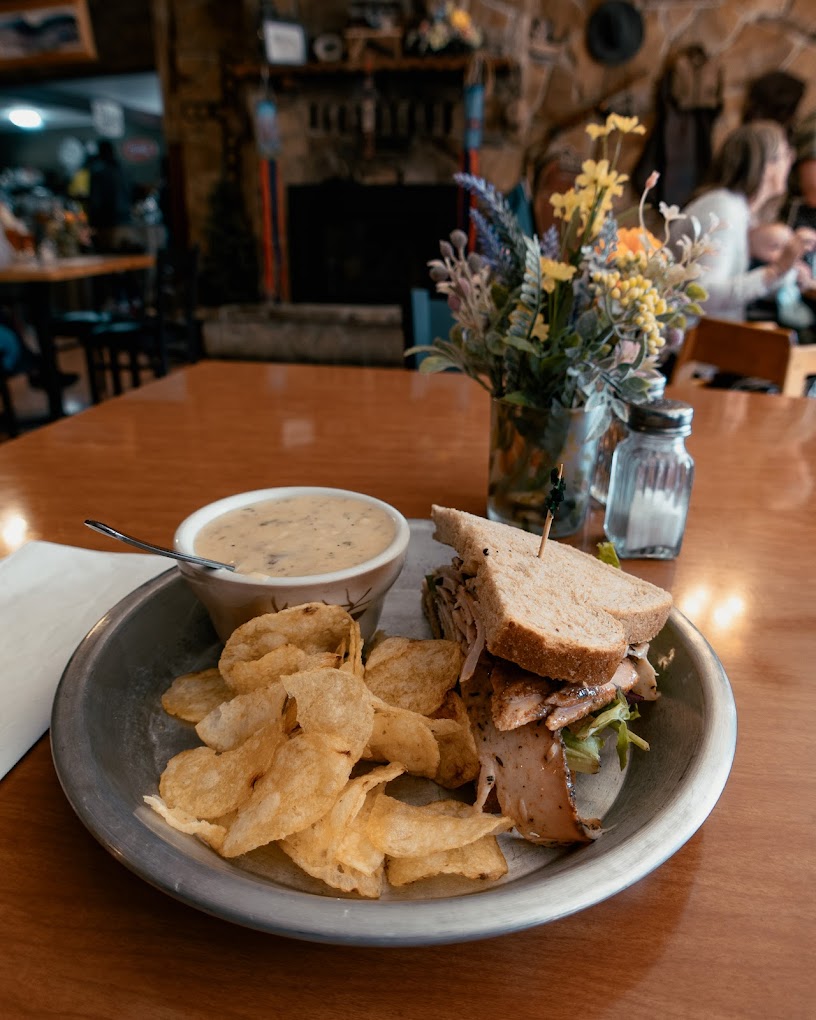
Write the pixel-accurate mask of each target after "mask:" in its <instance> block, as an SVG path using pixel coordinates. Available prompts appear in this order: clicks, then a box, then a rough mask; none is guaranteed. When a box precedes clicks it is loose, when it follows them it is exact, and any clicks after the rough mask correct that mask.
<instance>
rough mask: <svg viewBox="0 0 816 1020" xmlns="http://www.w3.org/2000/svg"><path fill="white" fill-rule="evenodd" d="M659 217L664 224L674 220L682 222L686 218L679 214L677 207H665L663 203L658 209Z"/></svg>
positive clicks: (678, 207)
mask: <svg viewBox="0 0 816 1020" xmlns="http://www.w3.org/2000/svg"><path fill="white" fill-rule="evenodd" d="M657 208H658V209H659V210H660V215H661V216H662V217H663V219H664V220H665V221H666V223H672V222H673V221H674V220H684V219H685V218H686V217H685V216H684V214H683V213H681V212H680V206H679V205H666V203H665V202H661V203H660V204H659V205H658V207H657Z"/></svg>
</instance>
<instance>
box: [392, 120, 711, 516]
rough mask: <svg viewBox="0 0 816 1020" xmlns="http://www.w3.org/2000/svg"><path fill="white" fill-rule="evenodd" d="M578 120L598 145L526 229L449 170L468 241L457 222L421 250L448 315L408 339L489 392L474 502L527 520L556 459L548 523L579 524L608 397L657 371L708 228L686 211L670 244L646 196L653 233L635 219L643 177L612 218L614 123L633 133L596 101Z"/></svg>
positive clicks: (622, 178) (694, 293)
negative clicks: (600, 110) (418, 339)
mask: <svg viewBox="0 0 816 1020" xmlns="http://www.w3.org/2000/svg"><path fill="white" fill-rule="evenodd" d="M586 130H587V133H588V134H589V135H590V136H591V137H592V138H593V139H594V140H595V142H596V145H597V146H598V147H599V148H600V152H599V153H597V154H596V155H598V157H599V158H597V159H587V160H586V161H585V162H584V163H583V166H582V172H581V173H580V174H579V175H578V176H577V178H576V180H575V185H574V187H573V188H571V189H570V190H569V191H567V192H565V193H564V194H554V195H552V196H551V198H550V201H551V203H552V205H553V209H554V212H555V215H556V218H557V219H558V220H559V221H560V224H559V225H558V226H554V227H552V228H550V230H548V231H547V233H545V234H544V236H543V237H541V238H540V239H539V238H537V237H529V236H527V235H525V234H524V232H523V231H522V230H521V228H520V226H519V224H518V221H517V219H516V217H515V215H514V214H513V212H512V211H511V209H510V207H509V206H508V204H507V203H506V201H505V200H504V198H503V197H502V196H501V195H500V194H499V193H498V192H497V191H496V190H495V188H493V187H492V186H491V185H490V184H488V183H487V182H486V181H484V180H482V179H481V178H478V177H473V176H470V175H468V174H458V175H456V180H457V182H458V183H459V184H460V186H462V187H463V188H465V189H466V190H467V191H469V192H470V193H471V194H472V195H473V196H474V197H475V200H476V207H475V208H474V209H472V210H471V217H472V221H473V223H474V224H475V227H476V234H477V241H478V244H477V246H478V249H479V250H478V252H468V250H467V237H466V236H465V234H464V233H463V232H462V231H461V230H456V231H454V232H453V233H452V234H451V235H450V241H442V242H441V244H440V250H441V258H439V259H435V260H433V261H432V262H430V263H429V266H430V273H431V278H432V280H434V282H435V283H436V289H437V291H438V292H439V293H441V294H444V295H445V296H446V297H447V301H448V305H449V307H450V310H451V312H452V314H453V319H454V323H453V326H452V328H451V330H450V333H449V335H448V336H447V337H440V338H437V339H435V340H434V342H433V344H431V345H429V346H423V347H417V348H413V349H412V351H411V352H409V353H418V352H422V353H424V354H426V357H424V358H423V360H422V361H421V363H420V369H421V371H424V372H438V371H443V370H445V369H448V368H451V367H453V368H457V369H460V370H461V371H462V372H464V373H466V374H467V375H469V376H471V377H472V378H473V379H475V380H476V381H477V382H478V383H480V384H481V385H482V386H484V387H485V388H486V389H487V390H488V391H489V392H490V394H491V395H492V397H493V414H492V429H491V464H490V491H489V494H488V513H489V515H490V516H491V517H493V518H494V519H499V520H503V521H505V522H509V523H514V524H518V525H520V526H522V527H526V528H528V529H529V530H538V529H539V528H540V527H541V524H542V522H543V519H544V510H543V502H544V499H545V496H546V491H547V488H548V485H549V478H550V472H551V470H552V469H553V467H557V466H558V463H559V460H560V461H561V462H563V463H564V465H565V471H564V474H565V477H566V479H567V491H566V499H565V501H564V505H563V507H562V514H561V520H560V521H559V522H556V525H555V526H554V528H553V534H554V535H556V536H557V535H558V534H568V533H570V532H571V531H575V530H577V528H578V527H580V525H581V523H582V521H583V517H584V514H585V512H586V507H587V505H588V499H589V485H590V483H591V477H592V472H593V470H594V464H595V456H596V452H597V441H598V439H599V438H600V436H601V434H602V433H603V430H604V428H605V427H606V424H608V420H609V410H610V408H611V407H613V406H614V405H615V403H616V402H618V403H620V402H626V401H638V400H642V399H644V397H645V396H646V394H647V393H648V390H649V386H650V380H653V379H655V378H656V377H657V376H658V375H659V368H658V364H659V359H660V355H661V352H662V350H663V348H664V346H665V345H666V343H667V340H671V339H673V338H675V339H676V338H677V337H678V336H681V335H682V331H683V330H684V329H685V327H686V323H687V319H688V317H689V316H698V315H700V314H701V309H700V306H699V302H700V301H702V300H704V299H705V297H706V293H705V291H704V290H703V288H702V287H700V286H699V284H697V283H695V280H696V279H697V277H698V275H699V272H700V270H699V266H698V261H699V259H700V257H701V256H702V255H703V254H704V253H705V252H706V251H708V250H709V242H708V234H707V233H704V232H703V231H702V229H701V227H700V224H699V223H697V222H694V223H693V224H692V230H691V235H690V236H687V237H685V238H683V239H682V241H681V242H680V244H679V246H678V250H677V252H676V253H675V252H674V251H673V250H672V248H671V247H670V246H669V228H670V224H671V223H672V221H673V220H675V219H677V218H679V216H680V214H679V212H678V210H677V209H676V208H675V207H671V208H669V207H667V206H665V204H664V203H661V204H660V212H661V214H662V217H663V220H664V225H665V230H664V236H663V239H662V240H660V239H658V238H657V237H655V236H654V234H652V233H651V232H650V231H648V230H647V229H646V226H645V222H644V212H645V203H646V199H647V196H648V192H649V191H650V190H651V189H652V188H653V187H654V186H655V184H656V183H657V175H656V174H654V175H652V177H651V178H650V179H649V181H648V182H647V186H646V190H645V191H644V193H643V195H642V197H641V200H640V205H639V207H638V226H636V227H633V228H629V229H623V228H621V227H619V225H618V221H617V219H616V216H615V213H614V204H615V200H616V199H618V198H620V197H621V196H622V194H623V185H624V184H625V183H626V181H627V180H628V178H627V177H626V175H625V174H622V173H619V172H618V170H617V165H618V160H619V156H620V149H621V142H622V139H623V136H624V135H627V134H631V133H634V134H642V133H643V131H644V129H643V127H642V126H641V125H640V124H639V123H638V121H637V118H635V117H622V116H619V115H618V114H610V116H609V117H608V118H607V120H606V123H605V124H590V125H588V127H587V129H586Z"/></svg>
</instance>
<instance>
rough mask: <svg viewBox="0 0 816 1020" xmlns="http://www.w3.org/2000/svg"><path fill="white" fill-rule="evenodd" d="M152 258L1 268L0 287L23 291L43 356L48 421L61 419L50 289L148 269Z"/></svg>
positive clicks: (88, 258)
mask: <svg viewBox="0 0 816 1020" xmlns="http://www.w3.org/2000/svg"><path fill="white" fill-rule="evenodd" d="M155 264H156V257H155V255H149V254H146V253H145V254H142V253H135V254H130V255H77V256H75V257H74V258H62V259H56V260H55V261H54V262H51V263H41V262H20V263H15V264H13V265H10V266H6V267H5V268H2V269H0V287H2V286H3V285H4V284H19V285H22V288H23V302H24V304H25V306H26V312H27V316H28V320H29V322H30V323H31V325H32V326H33V327H34V330H35V332H36V334H37V344H38V346H39V350H40V355H41V357H42V377H43V386H44V388H45V392H46V394H47V396H48V412H49V417H50V418H51V419H56V418H61V417H62V416H63V414H64V413H65V411H64V409H63V406H62V391H61V389H60V386H59V381H58V367H57V352H56V349H55V347H54V331H53V328H52V320H51V316H52V300H53V295H52V287H53V285H54V284H55V283H65V282H66V281H69V280H85V279H90V278H91V277H94V276H114V275H115V274H117V273H128V272H133V271H138V270H143V269H151V268H152V267H153V266H154V265H155Z"/></svg>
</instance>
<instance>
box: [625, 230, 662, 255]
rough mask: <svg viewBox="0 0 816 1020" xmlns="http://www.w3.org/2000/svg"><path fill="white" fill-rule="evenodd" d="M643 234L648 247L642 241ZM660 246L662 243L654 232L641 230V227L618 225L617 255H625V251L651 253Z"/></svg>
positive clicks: (634, 253)
mask: <svg viewBox="0 0 816 1020" xmlns="http://www.w3.org/2000/svg"><path fill="white" fill-rule="evenodd" d="M644 236H645V240H646V244H647V245H648V248H647V247H646V246H645V245H644V243H643V242H644ZM662 247H663V245H662V244H661V243H660V241H658V239H657V238H656V237H655V236H654V234H652V233H650V232H649V231H648V230H643V228H642V227H618V255H625V254H626V253H627V252H631V253H632V254H633V255H637V253H638V252H641V251H643V252H646V254H647V255H651V254H652V252H655V251H657V250H658V248H662Z"/></svg>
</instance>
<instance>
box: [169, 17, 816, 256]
mask: <svg viewBox="0 0 816 1020" xmlns="http://www.w3.org/2000/svg"><path fill="white" fill-rule="evenodd" d="M597 2H598V0H471V2H470V3H465V4H464V6H469V7H470V10H471V13H472V15H473V17H474V19H475V20H476V22H477V23H478V24H479V25H481V26H482V27H483V28H484V30H485V33H486V36H487V41H488V49H489V52H491V53H492V54H494V55H496V56H499V57H511V58H512V59H513V61H515V62H517V64H516V66H514V68H513V69H512V70H511V71H510V72H504V73H499V74H498V75H497V76H496V82H495V88H494V90H493V94H492V97H491V99H490V101H489V103H488V120H487V125H486V135H485V144H484V148H483V150H482V171H483V172H484V173H485V175H486V176H488V177H489V178H490V179H492V180H493V181H494V183H496V184H497V185H498V186H500V187H502V188H509V187H511V186H512V185H513V183H515V181H516V180H517V179H518V176H519V173H520V169H521V167H522V164H523V159H524V154H525V152H527V151H528V150H529V149H530V148H531V147H535V146H536V145H537V144H539V143H540V142H542V141H543V140H546V139H548V138H550V137H552V136H553V135H559V134H560V135H561V137H564V138H566V139H567V140H569V141H571V142H573V143H574V144H575V143H577V144H579V145H580V144H582V141H583V133H582V130H581V127H580V126H579V125H580V124H581V123H582V122H583V121H584V119H585V118H586V117H587V116H589V115H591V114H592V113H594V112H598V111H603V110H608V109H616V110H619V111H620V112H626V113H635V114H637V115H639V116H640V117H641V118H642V119H643V120H644V121H646V122H647V123H648V122H649V121H650V119H651V117H652V114H653V110H654V103H655V90H656V87H657V83H658V81H659V80H660V77H661V75H662V74H663V72H664V70H665V68H666V65H667V62H668V61H669V60H670V58H671V57H672V55H673V54H675V53H677V52H678V51H679V50H681V49H683V48H684V47H687V46H689V45H692V44H698V45H701V46H702V47H704V49H705V50H706V51H707V53H708V54H709V56H710V57H711V58H712V59H715V60H718V61H719V62H720V63H721V66H722V68H723V74H724V81H725V93H724V100H725V105H724V110H723V113H722V115H721V117H720V118H719V120H718V121H717V124H716V126H715V139H719V138H720V137H721V136H722V135H723V134H724V133H725V132H726V131H727V130H729V129H730V128H731V127H733V126H735V125H736V124H737V123H738V121H739V114H740V109H741V106H742V103H743V100H744V96H745V90H746V86H747V84H748V83H749V82H750V81H751V80H753V79H754V78H756V77H758V76H759V75H761V74H763V73H765V72H767V71H770V70H776V69H783V70H787V71H789V72H791V73H793V74H796V75H798V76H799V77H801V78H803V79H805V80H806V81H807V82H808V92H807V94H806V95H805V98H804V100H803V102H802V105H801V107H800V111H801V112H802V113H805V112H807V111H808V110H810V109H813V108H814V107H816V73H814V68H816V2H814V0H641V2H640V3H639V4H638V6H639V7H640V9H641V12H642V14H643V19H644V23H645V40H644V44H643V46H642V48H641V50H640V52H639V53H638V54H637V55H636V56H635V57H634V58H633V59H632V60H630V61H629V62H628V63H625V64H623V65H620V66H618V67H605V66H603V65H601V64H598V63H596V62H595V61H593V60H592V58H591V57H590V55H589V53H588V51H587V48H586V45H585V26H586V22H587V18H588V17H589V15H590V14H591V12H592V10H593V9H594V7H595V6H596V5H597ZM152 3H153V21H154V24H155V28H156V39H157V62H158V67H159V70H160V74H161V77H162V81H163V87H164V92H165V101H166V110H167V113H166V133H167V138H168V143H169V145H170V146H171V147H172V148H173V150H174V151H175V153H176V159H177V161H178V163H179V167H180V170H181V169H183V174H182V179H183V182H184V189H185V194H184V200H185V201H184V205H185V210H186V214H187V219H188V230H189V234H190V237H191V239H192V240H197V241H201V240H203V236H204V224H205V222H206V216H207V199H208V196H209V194H210V192H211V190H212V186H213V184H214V183H215V181H216V180H217V178H218V176H219V174H220V173H221V172H222V170H223V169H224V167H225V166H226V167H227V169H229V170H231V171H233V172H235V173H236V174H237V175H238V176H239V177H240V179H241V180H242V182H243V185H244V193H245V198H246V202H247V205H248V208H249V210H250V214H251V217H252V218H253V220H254V221H255V222H257V218H258V215H259V204H258V194H259V186H258V177H257V161H256V158H255V152H254V144H253V138H252V125H251V118H250V116H249V109H250V104H251V101H252V99H253V96H254V95H257V92H258V90H259V87H260V75H259V74H258V75H256V74H253V73H249V74H247V75H244V76H242V77H240V78H239V79H238V80H236V79H235V78H234V77H233V76H232V74H231V72H232V70H233V69H234V68H235V67H237V66H243V67H244V68H246V66H247V65H250V66H251V65H252V64H257V62H258V56H259V47H258V39H257V34H256V29H257V18H258V0H240V2H233V3H229V4H224V3H215V2H211V3H202V2H201V0H152ZM277 6H278V9H279V11H281V13H282V14H285V13H287V5H286V4H285V3H280V4H278V5H277ZM296 7H297V12H298V17H299V18H300V19H301V21H302V22H303V23H304V25H305V26H306V29H307V31H308V32H309V34H310V36H312V37H313V36H315V35H316V34H319V33H320V32H325V31H339V30H341V29H342V27H343V25H344V22H345V17H346V11H347V10H348V3H347V2H345V0H301V2H300V3H298V4H297V5H296ZM292 9H293V10H294V9H295V8H294V6H293V8H292ZM536 24H538V25H539V32H538V35H537V38H536V42H535V44H533V43H531V32H532V29H533V27H534V25H536ZM273 84H274V82H273ZM279 84H280V83H279ZM358 84H359V83H358V81H357V80H356V79H355V78H354V76H345V77H344V78H340V79H332V80H329V79H326V80H325V82H324V88H323V93H324V94H326V93H332V94H334V95H335V97H346V98H349V97H350V98H351V99H353V90H354V89H355V88H356V87H358ZM401 88H402V89H403V90H404V92H405V95H406V97H408V98H410V96H411V93H412V92H416V91H422V90H428V89H430V90H431V91H432V92H433V91H436V92H437V93H438V95H439V96H440V97H441V98H442V99H446V98H448V97H451V96H452V97H453V98H454V99H455V96H456V94H457V92H458V91H459V88H460V82H459V81H457V80H454V81H451V80H450V78H448V79H444V78H435V79H433V78H430V76H428V75H425V74H424V73H423V72H417V73H416V75H415V76H408V77H406V78H404V79H403V81H402V84H401ZM317 93H318V98H319V96H320V89H319V88H318V89H317ZM314 96H315V86H314V83H313V82H312V83H311V84H308V85H307V83H306V82H305V80H304V81H297V80H295V81H294V82H293V83H292V82H290V83H289V85H288V86H281V87H280V98H281V108H282V109H281V126H282V134H283V144H284V151H285V152H286V153H287V155H286V156H285V165H286V168H287V172H288V173H289V175H290V177H291V178H292V179H295V180H301V181H302V180H308V179H317V178H318V177H319V174H321V173H324V174H326V175H329V174H331V173H332V172H337V173H341V174H342V173H343V172H348V170H349V160H350V159H351V160H352V161H353V160H354V159H355V158H356V151H357V150H356V144H355V143H354V142H353V140H349V139H348V138H346V139H343V138H340V137H338V139H337V140H336V144H333V142H332V139H331V138H330V137H328V135H326V136H324V137H323V138H322V139H316V138H315V133H314V132H313V131H312V132H310V131H309V129H308V123H307V118H308V101H309V99H310V97H311V98H314ZM460 134H461V116H460V115H459V114H455V116H454V121H453V124H452V125H448V130H447V131H446V133H445V137H444V139H440V138H435V137H431V136H430V135H429V136H428V137H425V138H424V139H423V138H422V137H420V136H419V135H418V136H417V138H416V139H415V143H414V144H413V145H412V146H411V147H410V151H406V152H405V153H403V155H402V157H401V162H402V170H403V172H404V171H405V169H406V168H408V170H409V172H410V175H412V178H413V179H421V178H422V177H423V175H424V177H425V179H431V178H437V179H439V178H443V179H444V178H445V177H447V176H448V174H449V173H450V172H452V170H453V169H455V167H456V161H457V154H458V140H459V137H460ZM225 143H226V144H225ZM225 149H226V150H227V151H226V152H225ZM636 156H637V152H636V151H635V150H634V149H633V150H632V151H630V153H629V154H628V158H629V159H630V160H631V161H633V160H634V159H635V158H636ZM397 162H399V160H398V159H397V158H396V157H395V158H394V159H391V160H390V161H389V160H383V161H381V163H380V165H379V167H371V166H369V167H368V168H367V171H368V172H369V173H374V174H375V175H376V174H379V175H380V177H379V179H382V175H383V174H386V176H387V175H388V173H390V172H392V171H393V167H394V165H395V164H396V163H397ZM357 168H359V164H358V165H357V167H356V168H355V167H353V168H352V170H353V171H354V170H355V169H357Z"/></svg>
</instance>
